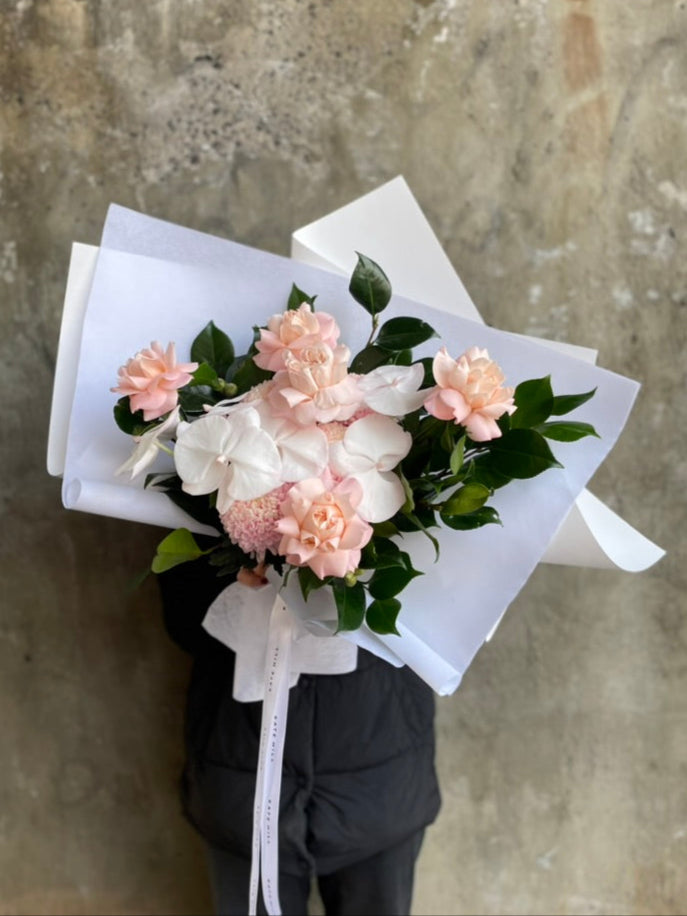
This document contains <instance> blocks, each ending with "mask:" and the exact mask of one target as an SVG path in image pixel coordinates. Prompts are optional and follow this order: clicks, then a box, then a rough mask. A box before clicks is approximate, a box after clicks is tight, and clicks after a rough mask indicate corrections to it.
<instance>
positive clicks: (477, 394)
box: [424, 347, 515, 442]
mask: <svg viewBox="0 0 687 916" xmlns="http://www.w3.org/2000/svg"><path fill="white" fill-rule="evenodd" d="M432 372H433V374H434V380H435V381H436V383H437V387H436V388H434V389H433V390H432V393H431V394H430V395H429V396H428V397H427V398H426V399H425V403H424V407H425V410H426V411H427V412H428V413H430V414H432V416H434V417H438V419H440V420H453V421H454V422H455V423H460V424H461V425H462V426H464V427H465V429H466V430H467V433H468V435H469V436H470V438H471V439H473V440H474V441H475V442H487V441H489V440H490V439H498V438H499V436H500V435H501V430H500V429H499V427H498V425H497V423H496V421H497V420H498V418H499V417H500V416H502V415H503V414H504V413H508V414H512V413H514V412H515V404H514V402H513V389H512V388H505V387H504V386H503V382H504V375H503V372H502V371H501V369H500V367H499V366H498V365H497V364H496V363H495V362H494V361H493V360H492V359H490V358H489V353H488V352H487V351H486V350H483V349H481V348H480V347H470V349H469V350H467V351H466V352H465V353H464V354H463V355H462V356H460V357H459V358H458V359H457V360H455V359H452V358H451V357H450V356H449V355H448V352H447V351H446V347H442V348H441V350H439V352H438V353H437V355H436V356H435V357H434V362H433V363H432Z"/></svg>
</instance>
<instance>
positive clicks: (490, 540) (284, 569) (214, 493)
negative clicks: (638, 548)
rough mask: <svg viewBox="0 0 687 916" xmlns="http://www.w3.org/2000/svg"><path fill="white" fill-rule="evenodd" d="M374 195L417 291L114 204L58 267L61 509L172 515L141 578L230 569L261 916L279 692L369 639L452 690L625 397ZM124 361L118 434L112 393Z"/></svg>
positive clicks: (578, 486)
mask: <svg viewBox="0 0 687 916" xmlns="http://www.w3.org/2000/svg"><path fill="white" fill-rule="evenodd" d="M388 203H389V201H388V199H387V201H386V203H385V205H384V206H382V207H376V208H375V213H376V217H375V219H372V220H370V219H363V218H359V216H358V217H356V219H354V220H353V221H352V223H351V225H350V226H349V230H350V231H351V232H352V233H353V234H355V232H357V231H361V232H362V234H366V233H367V234H369V232H370V227H371V226H379V225H380V220H379V213H380V212H381V213H383V214H387V217H388V218H387V220H386V224H388V225H393V231H389V232H387V234H386V235H387V239H388V238H391V237H393V239H394V240H397V239H398V238H399V233H400V234H401V235H402V232H401V229H402V227H403V226H404V225H411V229H410V230H409V239H410V240H411V241H412V243H413V244H412V246H411V247H410V249H409V250H412V251H413V252H414V251H416V250H417V251H419V252H421V254H420V255H419V256H418V261H417V263H415V264H413V263H412V256H408V257H405V259H403V261H402V263H400V270H399V274H400V275H403V274H404V271H405V276H404V280H403V285H404V290H405V291H406V292H407V291H408V290H409V289H411V288H412V291H413V298H403V296H400V295H397V294H394V295H393V296H392V291H391V284H390V282H389V280H388V278H387V276H386V275H385V273H384V271H383V270H382V269H381V268H380V267H379V266H378V264H377V263H375V261H374V260H372V259H371V258H370V257H365V256H362V255H359V256H358V260H357V264H356V265H355V267H354V269H353V272H352V275H351V274H350V271H349V274H348V276H340V275H338V274H336V273H332V272H330V271H327V270H321V269H318V268H316V267H312V266H309V265H306V264H299V263H297V262H296V261H293V260H289V259H286V258H280V257H278V256H276V255H271V254H267V253H266V252H260V251H257V250H255V249H251V248H246V247H244V246H241V245H237V244H235V243H233V242H229V241H226V240H223V239H219V238H215V237H212V236H208V235H204V234H202V233H198V232H194V231H192V230H190V229H186V228H184V227H180V226H174V225H172V224H169V223H165V222H162V221H160V220H155V219H152V218H150V217H147V216H144V215H142V214H137V213H134V212H132V211H129V210H126V209H124V208H121V207H117V206H115V205H113V206H111V207H110V210H109V212H108V216H107V220H106V223H105V228H104V232H103V236H102V241H101V245H100V248H99V249H97V250H94V249H86V248H84V247H83V246H80V247H79V246H76V247H75V248H74V251H73V256H72V265H71V268H70V276H69V281H68V287H67V295H66V305H65V316H64V318H63V326H62V334H61V338H60V349H59V352H58V361H57V372H56V381H55V390H54V396H53V412H52V415H51V435H50V439H49V451H48V455H49V469H50V470H51V473H55V474H62V475H63V477H64V482H63V490H62V494H63V502H64V504H65V506H67V507H68V508H73V509H79V510H82V511H89V512H96V513H99V514H104V515H108V516H112V517H115V518H122V519H128V520H131V521H138V522H144V523H149V524H155V525H159V526H162V527H165V528H168V529H169V528H172V529H174V530H173V531H172V533H171V534H169V535H168V536H166V537H165V538H164V539H163V540H162V542H161V543H160V545H159V547H158V550H157V554H156V556H155V558H154V560H153V564H152V568H153V569H154V570H155V571H162V570H164V569H168V568H170V567H172V566H174V565H176V564H178V563H183V562H186V561H189V560H194V559H199V558H201V557H204V558H205V560H206V561H207V563H208V564H210V566H211V567H213V568H214V570H215V571H216V573H217V574H218V575H220V576H222V575H225V576H227V581H228V582H230V583H231V584H229V585H228V586H227V588H225V589H224V591H223V592H222V593H221V595H220V596H219V597H218V599H217V600H216V601H215V602H214V603H213V605H212V606H211V608H210V609H209V611H208V614H207V616H206V620H205V623H204V625H205V627H206V629H208V630H209V632H211V633H212V634H213V635H215V636H217V638H218V639H221V640H222V641H223V642H225V643H226V644H227V645H229V646H230V647H231V648H233V649H234V650H235V651H236V655H237V659H236V671H235V679H234V695H235V697H236V699H239V700H257V699H262V700H264V705H263V726H262V732H261V742H260V756H259V763H258V773H257V787H256V796H255V809H254V810H255V819H254V833H253V835H254V840H253V869H252V873H251V910H252V911H254V910H255V904H256V900H257V882H258V872H259V867H260V862H261V861H262V865H263V890H264V891H265V901H266V905H267V908H268V911H269V912H278V911H279V903H278V896H277V893H276V888H277V884H278V880H277V877H278V863H277V849H276V840H275V838H276V837H277V835H278V831H277V829H276V825H275V824H274V823H273V822H272V821H273V819H274V817H275V812H276V811H278V808H279V804H278V801H279V790H280V779H281V764H280V760H281V756H280V755H281V748H282V746H283V738H284V731H285V720H286V709H287V700H288V691H289V687H290V686H291V685H293V684H294V683H295V682H296V681H297V679H298V676H299V674H300V673H306V672H308V673H343V672H345V671H350V670H352V669H353V668H354V667H355V663H356V657H355V653H356V652H357V647H358V646H362V647H364V648H366V649H368V650H369V651H371V652H374V653H375V654H377V655H379V656H380V657H382V658H384V659H386V660H387V661H389V662H390V663H392V664H395V665H402V664H407V665H409V666H410V667H411V668H412V669H413V670H414V671H415V672H417V673H418V675H419V676H420V677H422V678H423V679H424V680H425V681H426V682H427V683H428V684H430V685H431V686H432V687H433V688H434V689H435V690H436V691H437V693H439V694H448V693H452V692H453V691H454V690H455V689H456V688H457V686H458V684H459V683H460V680H461V677H462V675H463V673H464V671H465V670H466V668H467V667H468V665H469V664H470V662H471V660H472V658H473V657H474V656H475V654H476V653H477V651H478V650H479V648H480V647H481V645H482V644H483V642H484V640H485V637H487V634H488V633H489V632H490V631H491V630H492V629H493V628H494V626H495V625H496V624H497V623H498V621H499V620H500V618H501V616H502V615H503V613H504V612H505V610H506V608H507V607H508V605H509V603H510V602H511V601H512V600H513V598H514V597H515V596H516V595H517V593H518V592H519V590H520V589H521V588H522V586H523V585H524V584H525V582H526V581H527V578H528V577H529V575H530V574H531V573H532V571H533V570H534V568H535V567H536V565H537V563H538V562H540V560H541V559H542V557H543V556H544V553H545V552H546V550H547V548H548V546H549V544H550V543H551V541H552V539H553V538H554V537H555V536H556V535H557V533H558V532H559V530H560V529H561V528H562V527H563V526H564V523H565V522H566V518H567V517H568V516H569V514H570V513H571V510H572V509H573V507H574V506H575V502H576V500H577V498H578V496H579V495H580V493H581V492H582V491H583V489H584V487H585V485H586V483H587V482H588V480H589V478H590V477H591V475H592V474H593V473H594V471H595V470H596V468H597V467H598V466H599V465H600V463H601V462H602V461H603V460H604V458H605V457H606V455H607V454H608V452H609V450H610V449H611V448H612V446H613V444H614V443H615V441H616V440H617V438H618V436H619V434H620V432H621V430H622V428H623V426H624V424H625V421H626V418H627V416H628V413H629V410H630V408H631V405H632V402H633V400H634V397H635V395H636V393H637V389H638V386H637V384H636V383H635V382H632V381H631V380H628V379H625V378H622V377H620V376H618V375H615V374H614V373H611V372H607V371H605V370H603V369H599V368H597V367H596V366H593V365H590V364H589V363H586V362H583V361H581V360H580V359H578V358H576V355H575V354H572V355H571V354H570V353H568V352H553V351H552V350H551V349H549V348H548V347H544V346H542V345H540V344H539V343H537V342H533V341H531V340H529V339H526V338H522V337H519V336H518V335H512V334H506V333H504V332H501V331H498V330H495V329H493V328H489V327H487V326H485V325H483V324H480V323H478V322H476V321H474V320H468V319H466V318H464V317H461V316H460V315H458V314H455V312H454V313H453V314H452V313H450V311H446V310H442V308H438V307H437V306H436V304H437V302H438V301H439V300H441V302H442V305H443V304H444V303H446V305H447V308H448V309H449V310H450V308H451V302H452V297H451V295H450V294H448V295H446V294H444V295H443V299H442V297H441V296H438V295H437V289H438V288H439V287H440V286H442V284H441V283H440V284H437V283H436V282H435V281H436V280H437V277H438V276H439V275H440V274H442V272H443V275H444V278H445V277H446V276H447V270H448V268H447V260H446V258H445V256H444V255H443V253H441V258H439V259H437V258H435V257H434V256H433V254H432V251H433V249H432V245H429V246H428V245H427V244H426V239H427V236H426V232H425V230H424V229H423V226H422V224H418V223H417V221H413V218H411V220H410V222H408V221H393V220H392V218H391V216H390V215H389V214H390V213H391V212H392V208H389V206H388ZM343 222H346V220H345V219H344V220H343ZM384 224H385V223H384V220H382V226H383V225H384ZM423 233H425V235H424V241H422V237H423ZM421 241H422V244H420V242H421ZM433 244H435V245H436V240H434V242H433ZM351 247H358V248H360V247H362V245H356V246H351ZM380 247H381V248H384V247H385V245H384V239H383V238H382V239H381V241H380ZM387 247H388V246H387ZM330 250H331V246H330ZM366 250H368V251H370V253H371V254H374V255H375V257H376V258H377V260H379V261H381V260H382V259H381V258H379V257H378V255H377V254H376V250H374V248H372V247H371V248H366ZM442 258H443V260H442ZM321 261H322V258H320V262H321ZM430 264H432V267H431V268H430V267H429V266H428V265H430ZM411 268H412V269H411ZM409 270H410V272H411V273H413V270H414V275H415V276H416V277H420V276H421V277H423V278H424V281H423V282H424V284H426V287H425V285H423V283H420V282H416V283H415V285H414V286H413V285H412V284H411V283H409V282H408V276H409V274H408V271H409ZM394 271H396V267H394ZM394 275H395V273H394ZM452 276H455V275H454V274H452ZM458 284H459V281H458ZM459 285H460V284H459ZM449 286H450V284H449ZM425 288H426V289H427V291H428V294H427V299H428V300H431V301H432V302H434V303H435V305H434V306H432V305H428V304H427V303H426V302H425V301H423V300H424V298H425V297H424V295H423V290H424V289H425ZM443 288H444V289H445V288H446V286H445V284H444V285H443ZM460 289H461V290H462V287H460ZM304 290H307V291H308V292H304ZM463 292H464V291H463ZM430 293H431V295H430ZM351 296H352V298H353V300H355V301H354V302H352V301H351ZM320 303H323V304H324V305H323V308H320ZM356 303H357V304H356ZM360 307H362V310H363V311H361V309H360ZM472 308H473V311H474V306H473V307H472ZM199 310H200V311H201V312H202V315H203V320H202V321H199V319H198V312H199ZM365 314H367V315H368V320H365V321H361V320H360V319H361V317H363V316H364V315H365ZM210 316H214V318H215V319H217V321H218V325H225V323H226V326H228V327H229V329H230V332H231V338H230V337H229V336H228V334H227V333H225V332H224V331H223V330H221V329H220V327H219V326H217V325H215V324H214V322H213V321H210V322H209V323H206V324H205V326H204V327H203V328H202V330H201V329H200V326H201V324H203V323H204V322H207V321H208V318H209V317H210ZM471 317H472V318H474V315H471ZM253 324H254V325H255V326H254V327H253V329H252V332H251V325H253ZM162 334H164V335H165V336H166V337H167V339H171V340H173V341H174V343H170V344H168V345H167V346H166V347H163V346H162V345H160V344H159V343H157V342H156V341H157V339H159V337H160V336H161V335H162ZM150 340H153V343H152V344H151V345H150V347H149V348H146V349H140V347H141V344H142V342H144V341H150ZM177 349H178V352H179V353H180V354H182V357H181V358H182V359H183V360H184V361H183V362H177ZM128 353H135V354H136V355H135V356H133V357H131V359H130V360H129V361H128V362H127V363H126V364H125V365H124V366H122V368H121V369H120V373H119V379H118V383H117V384H116V385H114V388H113V390H114V391H115V392H116V393H117V394H118V395H119V400H118V401H117V403H116V405H115V407H114V414H115V420H116V424H113V423H112V400H113V399H112V394H111V393H110V390H108V389H111V388H112V386H113V379H114V375H115V372H116V368H117V366H119V365H121V363H122V359H125V358H126V354H128ZM237 354H238V355H237ZM353 354H355V355H353ZM570 392H572V393H570ZM580 408H581V409H582V410H583V414H582V417H581V418H578V416H577V415H575V416H574V417H573V418H572V419H570V418H569V417H568V414H570V413H572V412H573V411H577V410H578V409H580ZM561 417H563V418H564V419H560V418H561ZM122 430H123V431H124V432H125V433H126V434H127V436H124V435H122ZM597 433H598V434H597ZM127 437H133V439H134V440H135V444H134V449H133V453H131V450H130V444H129V443H130V440H129V439H128V438H127ZM578 440H584V441H583V442H580V441H578ZM551 442H554V443H555V445H554V448H555V453H556V455H555V456H554V453H553V451H552V448H551V445H550V443H551ZM117 472H119V473H117ZM144 472H147V476H146V478H145V482H144V484H143V485H142V484H141V481H140V478H141V475H142V474H143V473H144ZM194 534H204V535H211V536H213V538H214V540H212V541H211V542H209V546H208V544H207V543H206V542H204V543H203V544H202V545H200V544H199V543H198V542H197V541H196V540H195V538H194ZM651 546H652V547H653V546H654V545H651ZM657 554H659V555H660V551H658V549H657V548H655V552H654V554H653V557H654V559H652V562H654V561H655V559H657V558H658V556H657ZM234 579H236V581H233V580H234ZM251 586H252V587H251Z"/></svg>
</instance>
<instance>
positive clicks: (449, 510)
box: [440, 483, 491, 521]
mask: <svg viewBox="0 0 687 916" xmlns="http://www.w3.org/2000/svg"><path fill="white" fill-rule="evenodd" d="M490 495H491V491H490V490H489V488H488V487H485V486H484V484H482V483H466V484H465V486H462V487H461V488H460V489H459V490H457V491H456V492H455V493H454V494H453V496H452V497H451V498H450V499H448V500H447V501H446V502H445V503H444V505H443V506H442V508H441V511H440V515H441V519H442V521H446V519H447V518H448V517H451V516H454V515H467V514H468V513H470V512H474V511H475V510H476V509H481V508H482V506H483V505H484V504H485V502H486V501H487V500H488V499H489V496H490Z"/></svg>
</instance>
